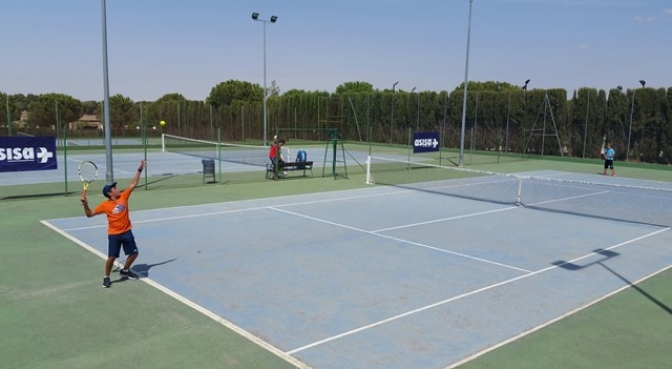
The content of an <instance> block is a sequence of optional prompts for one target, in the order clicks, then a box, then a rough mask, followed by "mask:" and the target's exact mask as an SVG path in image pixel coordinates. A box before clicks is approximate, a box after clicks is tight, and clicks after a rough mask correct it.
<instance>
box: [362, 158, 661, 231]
mask: <svg viewBox="0 0 672 369" xmlns="http://www.w3.org/2000/svg"><path fill="white" fill-rule="evenodd" d="M366 178H367V183H377V184H383V185H392V186H398V187H403V188H408V189H413V190H419V191H426V192H430V193H437V194H442V195H449V196H455V197H461V198H465V199H470V200H478V201H486V202H492V203H498V204H509V205H518V206H524V207H527V208H532V209H538V210H546V211H556V212H562V213H569V214H574V215H581V216H588V217H594V218H601V219H610V220H618V221H626V222H634V223H642V224H650V225H655V226H662V227H670V226H672V212H671V211H670V209H672V189H666V188H655V187H643V186H632V185H618V184H611V183H610V184H605V183H598V182H586V181H577V180H570V179H560V178H544V177H533V176H525V175H519V174H507V173H497V172H488V171H483V170H475V169H466V168H457V167H445V166H439V165H432V164H427V163H419V162H410V161H396V160H391V159H386V158H381V157H369V159H368V160H367V177H366Z"/></svg>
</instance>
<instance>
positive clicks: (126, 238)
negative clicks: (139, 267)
mask: <svg viewBox="0 0 672 369" xmlns="http://www.w3.org/2000/svg"><path fill="white" fill-rule="evenodd" d="M107 240H108V243H107V256H112V257H115V258H118V257H119V253H120V252H121V248H122V247H123V248H124V254H126V255H127V256H128V255H133V254H137V253H138V247H137V246H136V244H135V237H133V232H132V231H131V230H128V231H126V232H124V233H120V234H111V235H108V236H107Z"/></svg>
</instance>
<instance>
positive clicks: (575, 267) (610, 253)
mask: <svg viewBox="0 0 672 369" xmlns="http://www.w3.org/2000/svg"><path fill="white" fill-rule="evenodd" d="M593 252H594V253H595V254H599V255H602V256H604V258H602V259H600V260H596V261H592V262H590V263H587V264H583V265H579V264H575V263H570V262H568V261H564V260H558V261H554V262H552V263H551V264H553V265H555V266H557V267H560V268H562V269H567V270H580V269H583V268H587V267H589V266H593V265H595V264H600V263H602V261H604V260H607V259H611V258H613V257H616V256H619V255H621V254H619V253H617V252H614V251H611V250H604V249H595V250H593Z"/></svg>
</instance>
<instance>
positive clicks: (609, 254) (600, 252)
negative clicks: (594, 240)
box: [552, 249, 672, 315]
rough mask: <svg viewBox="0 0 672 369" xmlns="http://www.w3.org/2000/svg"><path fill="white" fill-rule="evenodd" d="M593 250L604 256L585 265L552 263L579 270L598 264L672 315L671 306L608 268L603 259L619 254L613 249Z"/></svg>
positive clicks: (565, 262)
mask: <svg viewBox="0 0 672 369" xmlns="http://www.w3.org/2000/svg"><path fill="white" fill-rule="evenodd" d="M594 252H595V253H596V254H600V255H602V256H604V258H603V259H602V260H597V261H594V262H590V263H587V264H585V265H578V264H574V263H570V262H567V261H562V260H559V261H555V262H553V263H552V264H553V265H555V266H558V267H560V268H563V269H566V270H581V269H583V268H587V267H589V266H592V265H600V266H602V268H604V269H606V270H607V271H609V272H610V273H611V274H613V275H615V276H616V277H617V278H618V279H620V280H622V281H623V282H625V283H627V284H628V285H629V286H630V287H632V288H634V289H635V290H636V291H637V292H639V293H641V294H642V295H643V296H644V297H646V298H647V299H649V300H650V301H651V302H653V303H654V304H656V305H657V306H658V307H660V308H661V309H663V310H664V311H665V312H667V313H668V314H670V315H672V308H670V307H669V306H667V305H665V304H664V303H662V302H661V301H660V300H658V299H656V298H655V297H654V296H652V295H651V294H649V293H648V292H646V291H644V290H643V289H642V288H641V287H639V286H637V285H636V284H633V283H632V282H630V281H629V280H628V279H627V278H625V277H623V276H622V275H620V274H618V273H617V272H616V271H615V270H613V269H611V268H609V267H608V266H606V265H605V264H604V263H603V261H604V260H608V259H610V258H613V257H616V256H619V255H620V254H619V253H617V252H614V251H610V250H604V249H597V250H595V251H594Z"/></svg>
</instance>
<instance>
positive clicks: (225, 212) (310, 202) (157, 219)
mask: <svg viewBox="0 0 672 369" xmlns="http://www.w3.org/2000/svg"><path fill="white" fill-rule="evenodd" d="M414 192H417V191H413V190H404V191H395V192H385V193H380V194H367V195H357V196H348V197H339V198H333V199H323V200H314V201H303V202H294V203H290V204H279V205H272V206H269V205H264V206H255V207H250V208H243V209H228V210H220V211H211V212H205V213H198V214H189V215H179V216H174V217H164V218H152V219H147V220H139V221H133V222H132V223H133V224H143V223H153V222H163V221H168V220H180V219H189V218H198V217H208V216H211V215H221V214H228V213H237V212H243V211H252V210H264V209H271V208H274V207H275V208H279V207H286V206H296V205H311V204H320V203H325V202H334V201H343V200H356V199H361V198H371V197H375V196H388V195H390V194H400V193H414ZM294 196H296V195H292V196H288V197H294ZM264 200H265V199H257V200H241V201H233V202H222V203H214V204H202V205H186V206H176V207H171V208H162V209H160V210H162V211H163V210H166V209H180V208H199V207H207V206H218V205H225V204H235V203H244V202H251V201H254V202H257V201H264ZM156 210H158V209H151V210H139V211H136V213H138V212H140V211H142V212H152V211H156ZM64 219H71V218H60V219H55V220H64ZM103 227H107V225H106V224H101V225H95V226H86V227H74V228H63V230H64V231H78V230H84V229H95V228H103Z"/></svg>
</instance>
